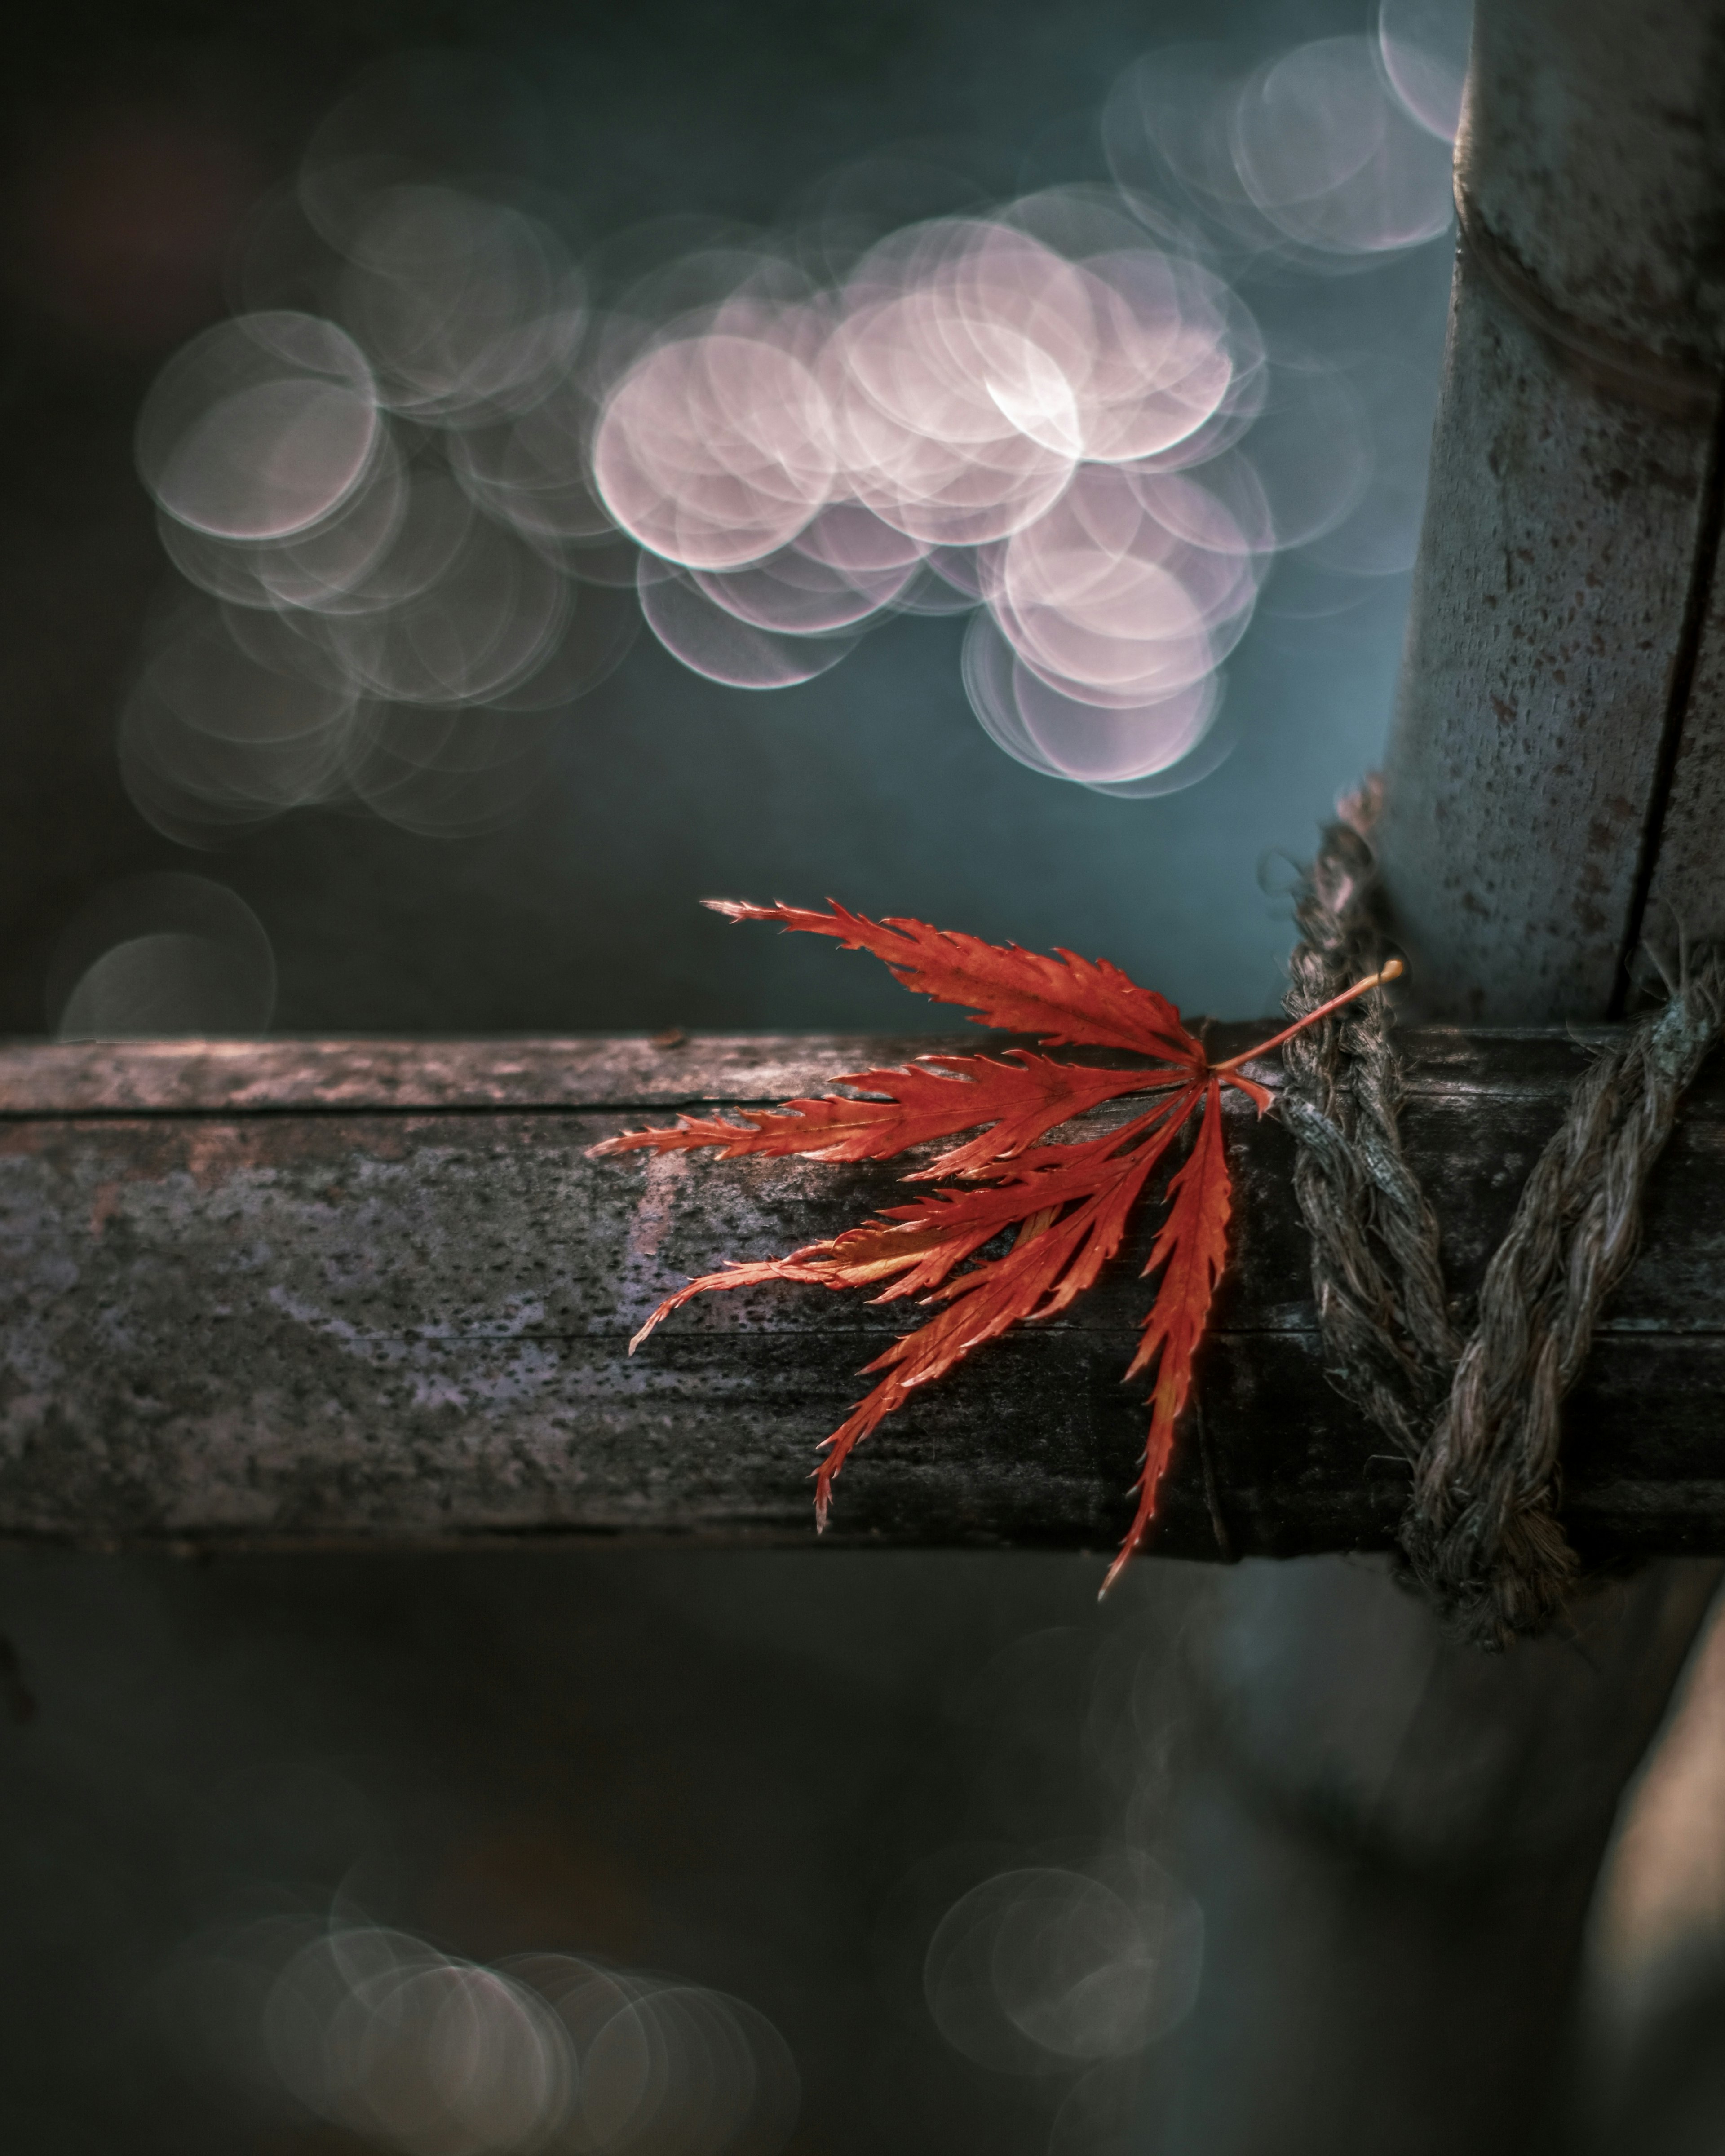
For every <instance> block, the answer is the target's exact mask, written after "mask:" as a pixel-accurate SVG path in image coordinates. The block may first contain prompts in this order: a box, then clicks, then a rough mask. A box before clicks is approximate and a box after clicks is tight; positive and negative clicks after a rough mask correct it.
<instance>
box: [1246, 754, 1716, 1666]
mask: <svg viewBox="0 0 1725 2156" xmlns="http://www.w3.org/2000/svg"><path fill="white" fill-rule="evenodd" d="M1378 798H1379V796H1378V785H1377V782H1376V781H1375V780H1372V781H1368V783H1367V784H1366V786H1365V787H1363V788H1362V789H1361V790H1360V792H1359V793H1357V794H1355V795H1353V796H1351V797H1350V798H1348V799H1347V800H1345V801H1344V802H1343V803H1342V804H1341V806H1340V808H1339V810H1338V814H1337V820H1336V821H1335V822H1334V823H1332V824H1329V825H1327V827H1326V828H1325V829H1324V832H1323V834H1322V842H1321V844H1320V846H1319V849H1318V853H1317V858H1316V860H1314V861H1313V863H1312V866H1311V868H1310V869H1309V870H1307V873H1306V875H1305V876H1304V878H1303V879H1302V880H1301V885H1300V886H1299V889H1298V891H1297V892H1296V901H1295V917H1296V922H1297V924H1298V927H1299V931H1300V942H1299V943H1298V945H1297V947H1296V950H1295V952H1294V956H1293V959H1292V962H1291V986H1290V988H1289V992H1288V995H1287V998H1286V1007H1287V1009H1288V1011H1289V1013H1290V1014H1291V1015H1293V1016H1295V1017H1302V1016H1304V1015H1305V1014H1306V1013H1307V1012H1308V1011H1310V1010H1312V1009H1316V1008H1317V1005H1318V1004H1322V1003H1323V1002H1325V1001H1327V999H1328V998H1330V997H1331V996H1332V995H1335V994H1337V993H1338V992H1339V991H1340V990H1341V989H1342V988H1345V987H1346V986H1347V985H1348V982H1349V981H1350V980H1352V979H1357V978H1358V976H1359V974H1360V973H1363V972H1372V971H1373V970H1375V969H1376V968H1378V966H1380V965H1381V964H1382V963H1383V961H1384V956H1385V955H1386V954H1385V950H1384V944H1385V937H1384V930H1383V926H1382V921H1381V917H1380V914H1379V910H1378V904H1377V884H1378V875H1377V860H1376V856H1375V855H1374V854H1373V849H1372V843H1371V832H1372V828H1373V824H1374V822H1375V820H1376V816H1377V811H1378ZM1722 1024H1725V970H1722V968H1721V966H1720V963H1719V962H1718V961H1717V959H1716V958H1713V957H1707V958H1705V959H1703V960H1702V961H1701V962H1699V963H1697V964H1695V965H1689V964H1687V963H1686V964H1685V965H1684V966H1683V968H1682V969H1681V975H1680V978H1678V979H1677V980H1676V983H1674V984H1672V986H1671V995H1670V998H1669V999H1668V1001H1667V1002H1666V1004H1664V1005H1663V1006H1661V1008H1659V1009H1656V1010H1655V1011H1653V1012H1651V1013H1650V1014H1649V1015H1648V1016H1647V1017H1645V1019H1641V1020H1640V1022H1639V1023H1637V1024H1635V1025H1634V1026H1632V1027H1631V1028H1630V1029H1629V1030H1628V1031H1627V1032H1626V1033H1625V1035H1624V1036H1623V1038H1622V1039H1620V1040H1619V1041H1617V1042H1615V1043H1614V1044H1613V1045H1611V1046H1610V1047H1609V1048H1607V1049H1605V1050H1603V1051H1601V1052H1600V1053H1599V1055H1596V1056H1595V1058H1594V1060H1593V1062H1592V1063H1591V1064H1590V1065H1589V1068H1588V1069H1587V1070H1586V1071H1585V1072H1584V1075H1582V1077H1581V1078H1580V1080H1579V1081H1578V1083H1577V1085H1576V1086H1575V1090H1574V1094H1573V1095H1572V1096H1571V1100H1570V1103H1569V1107H1568V1111H1567V1113H1566V1114H1565V1116H1564V1118H1563V1124H1562V1126H1561V1127H1560V1128H1559V1129H1558V1132H1556V1134H1555V1135H1554V1136H1553V1138H1552V1139H1551V1141H1550V1142H1549V1143H1548V1145H1547V1147H1546V1148H1545V1150H1544V1152H1543V1153H1542V1154H1541V1156H1540V1158H1539V1159H1538V1163H1536V1164H1535V1166H1534V1168H1533V1171H1532V1173H1531V1174H1530V1175H1529V1177H1528V1178H1527V1183H1526V1184H1525V1186H1524V1187H1523V1188H1522V1194H1521V1198H1520V1200H1519V1202H1518V1204H1517V1209H1516V1214H1515V1218H1514V1219H1513V1220H1512V1223H1511V1225H1510V1228H1509V1230H1508V1232H1507V1235H1505V1237H1504V1239H1503V1241H1502V1244H1501V1245H1499V1246H1498V1249H1497V1252H1496V1253H1495V1255H1493V1257H1492V1259H1491V1264H1490V1265H1489V1267H1488V1268H1487V1270H1486V1278H1485V1282H1484V1285H1483V1286H1482V1287H1481V1291H1480V1296H1479V1301H1478V1306H1477V1309H1476V1312H1474V1314H1473V1325H1472V1329H1471V1332H1470V1333H1469V1334H1468V1336H1467V1337H1466V1339H1465V1340H1464V1339H1463V1338H1462V1337H1461V1334H1460V1332H1458V1330H1457V1327H1456V1324H1455V1316H1454V1313H1453V1312H1452V1309H1451V1304H1450V1296H1448V1293H1447V1291H1446V1289H1445V1282H1444V1276H1443V1266H1442V1261H1441V1255H1440V1250H1439V1239H1438V1227H1437V1221H1436V1219H1435V1215H1434V1214H1433V1212H1432V1209H1431V1208H1430V1204H1428V1203H1427V1202H1426V1199H1425V1195H1424V1193H1423V1192H1422V1191H1421V1190H1420V1186H1419V1183H1418V1182H1417V1181H1416V1179H1415V1178H1414V1174H1413V1173H1412V1171H1411V1169H1410V1168H1409V1166H1408V1163H1407V1162H1406V1160H1405V1158H1404V1156H1403V1153H1402V1149H1401V1142H1400V1138H1399V1134H1398V1129H1397V1115H1398V1111H1399V1107H1400V1087H1399V1058H1398V1055H1397V1054H1396V1050H1395V1045H1394V1034H1393V1020H1392V1016H1391V1013H1390V1010H1389V1004H1388V1002H1387V999H1386V998H1384V996H1383V995H1382V994H1381V993H1379V994H1377V995H1372V996H1368V997H1363V998H1361V999H1360V1000H1359V1001H1358V1003H1356V1004H1350V1005H1349V1006H1348V1007H1347V1008H1346V1009H1343V1010H1342V1011H1339V1012H1337V1014H1336V1015H1335V1017H1333V1018H1332V1019H1327V1020H1325V1021H1323V1022H1322V1024H1318V1025H1316V1026H1314V1027H1312V1029H1310V1030H1309V1031H1307V1032H1306V1033H1304V1034H1298V1035H1296V1037H1295V1039H1292V1040H1291V1041H1290V1042H1288V1043H1287V1045H1286V1047H1285V1049H1284V1050H1283V1051H1282V1053H1283V1060H1284V1063H1285V1065H1286V1069H1287V1072H1288V1078H1287V1083H1286V1086H1285V1087H1284V1089H1283V1093H1282V1102H1281V1114H1282V1116H1283V1117H1284V1119H1285V1121H1286V1122H1287V1124H1288V1126H1289V1127H1290V1128H1291V1130H1292V1132H1293V1133H1294V1135H1295V1137H1296V1139H1297V1140H1298V1142H1299V1146H1300V1152H1299V1158H1298V1164H1297V1166H1296V1170H1295V1189H1296V1197H1297V1199H1298V1202H1299V1205H1300V1210H1301V1215H1302V1217H1303V1218H1304V1219H1305V1222H1306V1225H1307V1229H1308V1230H1309V1232H1310V1234H1311V1237H1312V1285H1313V1290H1314V1292H1315V1295H1316V1298H1317V1315H1318V1325H1319V1329H1320V1332H1321V1335H1322V1340H1323V1343H1324V1347H1325V1353H1326V1358H1327V1367H1328V1371H1329V1374H1330V1376H1331V1378H1332V1381H1333V1383H1335V1384H1336V1385H1337V1389H1339V1390H1340V1391H1341V1392H1342V1393H1343V1394H1344V1395H1345V1396H1346V1397H1347V1398H1348V1399H1351V1400H1353V1402H1354V1403H1355V1404H1357V1405H1358V1406H1359V1407H1360V1408H1362V1409H1364V1410H1365V1412H1366V1413H1367V1414H1369V1415H1371V1416H1372V1418H1373V1420H1374V1421H1375V1422H1377V1424H1378V1426H1379V1427H1380V1428H1381V1429H1382V1430H1384V1432H1385V1434H1386V1435H1388V1436H1389V1438H1390V1440H1392V1441H1393V1442H1394V1445H1395V1446H1396V1448H1397V1450H1399V1452H1400V1453H1401V1454H1402V1455H1403V1456H1404V1458H1405V1459H1406V1460H1408V1462H1409V1466H1410V1468H1411V1470H1412V1474H1413V1487H1412V1491H1411V1493H1410V1496H1409V1502H1408V1507H1407V1510H1406V1512H1405V1513H1404V1517H1403V1520H1402V1525H1401V1531H1400V1533H1401V1543H1402V1548H1403V1552H1404V1556H1405V1558H1406V1561H1407V1565H1408V1568H1409V1572H1410V1573H1411V1575H1412V1576H1413V1578H1414V1579H1415V1580H1416V1581H1417V1582H1418V1583H1419V1584H1420V1585H1421V1586H1422V1587H1423V1588H1424V1589H1425V1590H1426V1592H1427V1593H1428V1594H1430V1595H1431V1596H1432V1598H1433V1599H1434V1600H1435V1602H1436V1603H1437V1604H1438V1605H1439V1606H1440V1609H1443V1610H1444V1611H1445V1614H1447V1615H1448V1616H1449V1617H1450V1620H1451V1622H1452V1623H1453V1625H1455V1629H1456V1630H1457V1631H1458V1632H1459V1633H1460V1634H1461V1635H1463V1636H1465V1637H1466V1638H1468V1639H1471V1640H1474V1641H1475V1642H1476V1643H1477V1644H1478V1645H1481V1646H1483V1647H1486V1648H1502V1647H1506V1646H1507V1645H1510V1644H1511V1642H1512V1640H1515V1639H1517V1638H1518V1637H1522V1636H1527V1635H1535V1634H1538V1633H1539V1632H1541V1631H1543V1630H1546V1629H1547V1628H1548V1626H1549V1625H1551V1623H1552V1622H1553V1620H1554V1619H1555V1618H1556V1617H1557V1616H1558V1614H1560V1613H1561V1611H1562V1610H1563V1607H1564V1605H1565V1603H1566V1601H1567V1599H1568V1596H1569V1594H1570V1593H1571V1592H1572V1591H1573V1589H1574V1587H1575V1585H1576V1584H1577V1583H1578V1579H1579V1563H1578V1560H1577V1558H1576V1555H1575V1553H1574V1550H1573V1549H1572V1548H1570V1545H1569V1543H1568V1538H1567V1537H1566V1536H1565V1534H1564V1532H1563V1527H1562V1525H1561V1523H1560V1522H1559V1521H1558V1512H1557V1508H1558V1500H1559V1494H1560V1464H1559V1445H1560V1442H1561V1436H1562V1428H1561V1406H1562V1402H1563V1396H1564V1394H1566V1393H1568V1391H1569V1389H1570V1388H1571V1387H1572V1386H1573V1385H1574V1383H1575V1381H1576V1379H1577V1378H1579V1375H1580V1374H1581V1369H1582V1366H1583V1364H1584V1363H1585V1361H1586V1359H1587V1353H1588V1348H1589V1344H1590V1342H1591V1340H1592V1337H1593V1328H1594V1321H1595V1319H1596V1318H1597V1317H1598V1315H1599V1309H1600V1307H1601V1306H1602V1304H1603V1303H1604V1300H1605V1298H1606V1296H1608V1295H1609V1293H1610V1292H1611V1290H1612V1289H1613V1287H1614V1286H1615V1285H1616V1284H1617V1282H1618V1281H1620V1279H1621V1278H1622V1277H1623V1275H1624V1274H1625V1271H1627V1270H1628V1268H1629V1265H1630V1262H1631V1260H1633V1258H1634V1256H1635V1247H1636V1242H1637V1239H1638V1236H1639V1232H1640V1198H1641V1192H1642V1189H1643V1188H1644V1186H1645V1182H1646V1178H1647V1175H1648V1173H1649V1171H1650V1170H1651V1168H1652V1166H1653V1163H1654V1162H1655V1161H1656V1159H1657V1158H1658V1157H1659V1154H1660V1152H1661V1148H1662V1147H1664V1144H1665V1142H1666V1139H1667V1137H1669V1136H1670V1135H1671V1127H1672V1124H1673V1122H1674V1121H1675V1119H1676V1110H1677V1104H1678V1102H1679V1101H1680V1100H1681V1097H1682V1095H1683V1093H1684V1091H1685V1090H1686V1087H1687V1086H1689V1084H1690V1083H1691V1081H1692V1080H1693V1079H1694V1077H1695V1075H1696V1074H1697V1071H1698V1070H1700V1068H1701V1065H1702V1062H1703V1061H1704V1060H1706V1057H1707V1054H1708V1051H1709V1050H1711V1049H1712V1046H1713V1044H1714V1042H1715V1041H1716V1040H1717V1038H1718V1035H1719V1033H1720V1030H1721V1027H1722Z"/></svg>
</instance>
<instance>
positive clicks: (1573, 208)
mask: <svg viewBox="0 0 1725 2156" xmlns="http://www.w3.org/2000/svg"><path fill="white" fill-rule="evenodd" d="M1722 175H1725V11H1722V9H1721V8H1720V7H1719V5H1718V4H1717V0H1644V4H1642V5H1641V6H1640V7H1636V8H1625V7H1622V6H1619V5H1614V4H1611V0H1585V4H1584V0H1504V4H1498V5H1493V6H1490V7H1481V8H1479V9H1478V11H1477V13H1476V19H1475V26H1474V57H1473V68H1472V71H1471V76H1470V80H1469V91H1468V106H1467V111H1466V116H1465V119H1464V122H1463V128H1462V134H1461V140H1460V141H1458V143H1457V145H1456V162H1455V185H1456V199H1457V203H1458V206H1459V208H1460V213H1461V248H1460V251H1459V254H1458V257H1457V262H1456V271H1455V287H1454V293H1453V296H1452V300H1451V309H1450V331H1449V339H1448V344H1447V347H1446V352H1445V368H1444V385H1443V393H1442V397H1441V399H1440V407H1439V413H1438V419H1437V425H1436V429H1435V435H1434V439H1433V444H1432V459H1431V475H1430V491H1429V493H1428V495H1427V500H1426V513H1425V528H1424V534H1423V536H1422V540H1421V549H1420V561H1419V563H1418V565H1417V567H1416V568H1415V571H1414V588H1413V596H1412V604H1411V610H1410V613H1409V628H1408V644H1407V650H1406V655H1405V660H1404V666H1403V670H1402V678H1401V684H1400V688H1399V695H1398V702H1397V710H1396V716H1395V722H1394V728H1393V730H1392V733H1391V737H1390V742H1389V750H1388V755H1387V758H1386V764H1385V776H1386V780H1387V801H1386V808H1385V814H1384V823H1383V825H1382V828H1381V829H1380V832H1379V834H1378V835H1379V844H1380V851H1381V854H1382V857H1383V860H1384V865H1385V875H1386V879H1387V887H1388V891H1389V898H1390V901H1391V904H1392V906H1393V909H1394V915H1395V918H1396V925H1397V930H1398V934H1399V937H1400V940H1401V941H1402V942H1403V944H1404V947H1406V949H1407V951H1408V953H1409V957H1411V959H1412V961H1413V976H1414V981H1415V982H1416V983H1418V993H1419V995H1420V1000H1421V1008H1422V1009H1424V1010H1425V1013H1426V1014H1428V1015H1429V1016H1432V1017H1440V1018H1446V1019H1462V1020H1466V1021H1467V1022H1470V1023H1476V1024H1502V1023H1504V1022H1506V1021H1507V1020H1509V1019H1517V1020H1521V1021H1526V1020H1527V1019H1596V1018H1599V1017H1603V1016H1604V1015H1606V1014H1608V1013H1609V1012H1611V1011H1613V1010H1614V1009H1621V1008H1623V1007H1624V1004H1623V998H1624V994H1625V967H1626V964H1627V962H1628V961H1629V960H1630V958H1631V957H1632V956H1633V954H1634V952H1635V947H1636V944H1637V943H1638V942H1639V941H1640V939H1641V938H1642V937H1645V936H1647V935H1650V934H1651V935H1652V936H1653V937H1656V939H1658V940H1660V941H1661V942H1666V943H1667V944H1670V943H1674V942H1676V931H1677V927H1678V925H1679V924H1680V923H1681V926H1682V927H1685V928H1686V930H1687V932H1689V933H1690V934H1691V935H1692V936H1694V937H1712V936H1716V935H1717V934H1719V933H1721V932H1725V901H1722V898H1721V893H1722V891H1725V839H1722V833H1725V805H1722V785H1725V778H1722V773H1725V765H1722V763H1721V762H1720V758H1719V753H1718V752H1719V747H1720V740H1721V736H1722V732H1725V706H1722V695H1725V659H1722V654H1721V649H1720V644H1721V636H1722V624H1721V608H1722V606H1725V598H1722V595H1721V593H1720V589H1719V580H1718V578H1717V573H1716V572H1717V557H1718V550H1719V535H1720V526H1721V506H1722V494H1721V488H1722V471H1721V439H1722V437H1721V429H1722V424H1725V277H1722V275H1721V271H1720V254H1719V249H1718V244H1717V233H1718V228H1719V216H1720V209H1719V205H1720V201H1721V198H1722V188H1725V178H1722Z"/></svg>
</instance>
